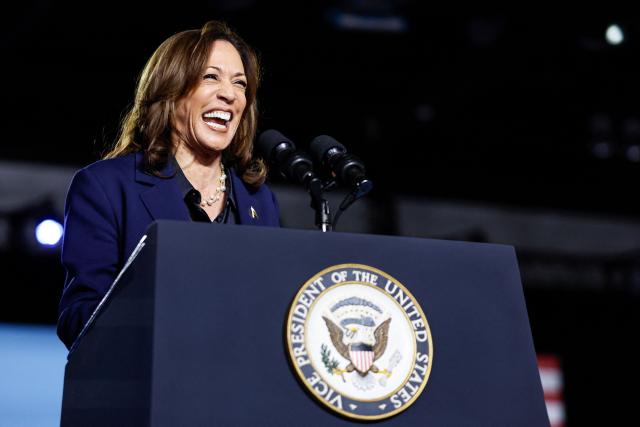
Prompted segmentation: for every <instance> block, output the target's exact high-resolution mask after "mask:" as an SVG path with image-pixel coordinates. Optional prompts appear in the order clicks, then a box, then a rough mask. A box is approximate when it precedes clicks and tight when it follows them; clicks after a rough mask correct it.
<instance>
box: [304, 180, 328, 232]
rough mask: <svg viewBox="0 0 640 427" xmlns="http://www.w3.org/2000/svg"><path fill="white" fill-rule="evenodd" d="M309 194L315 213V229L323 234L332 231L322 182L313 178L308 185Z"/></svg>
mask: <svg viewBox="0 0 640 427" xmlns="http://www.w3.org/2000/svg"><path fill="white" fill-rule="evenodd" d="M308 189H309V194H310V195H311V207H312V208H313V209H314V210H315V212H316V227H318V228H319V229H320V231H322V232H323V233H326V232H328V231H333V225H332V224H331V210H330V208H329V201H328V200H327V199H325V197H324V194H323V192H324V186H323V185H322V181H320V179H318V178H314V179H312V180H311V182H310V183H309V188H308Z"/></svg>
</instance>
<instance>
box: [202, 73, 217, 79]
mask: <svg viewBox="0 0 640 427" xmlns="http://www.w3.org/2000/svg"><path fill="white" fill-rule="evenodd" d="M203 79H204V80H207V79H213V80H218V76H217V75H216V74H205V75H204V77H203Z"/></svg>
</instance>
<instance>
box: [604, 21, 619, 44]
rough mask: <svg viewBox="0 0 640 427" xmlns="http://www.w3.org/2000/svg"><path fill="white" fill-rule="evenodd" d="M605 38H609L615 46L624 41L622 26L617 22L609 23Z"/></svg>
mask: <svg viewBox="0 0 640 427" xmlns="http://www.w3.org/2000/svg"><path fill="white" fill-rule="evenodd" d="M605 38H606V39H607V43H609V44H612V45H614V46H615V45H618V44H620V43H622V42H623V41H624V33H623V32H622V28H620V27H619V26H618V25H616V24H612V25H609V28H607V32H606V33H605Z"/></svg>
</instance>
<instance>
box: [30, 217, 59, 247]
mask: <svg viewBox="0 0 640 427" xmlns="http://www.w3.org/2000/svg"><path fill="white" fill-rule="evenodd" d="M61 238H62V225H60V223H58V222H57V221H54V220H52V219H45V220H44V221H42V222H41V223H40V224H38V225H37V226H36V239H37V240H38V243H40V244H41V245H46V246H54V245H57V244H58V242H59V241H60V239H61Z"/></svg>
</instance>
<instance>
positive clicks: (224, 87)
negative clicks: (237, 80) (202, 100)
mask: <svg viewBox="0 0 640 427" xmlns="http://www.w3.org/2000/svg"><path fill="white" fill-rule="evenodd" d="M217 96H218V99H221V100H223V101H224V102H226V103H227V104H233V102H234V101H235V100H236V93H235V91H234V90H233V85H232V84H231V83H229V82H224V83H222V84H220V86H219V88H218V93H217Z"/></svg>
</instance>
